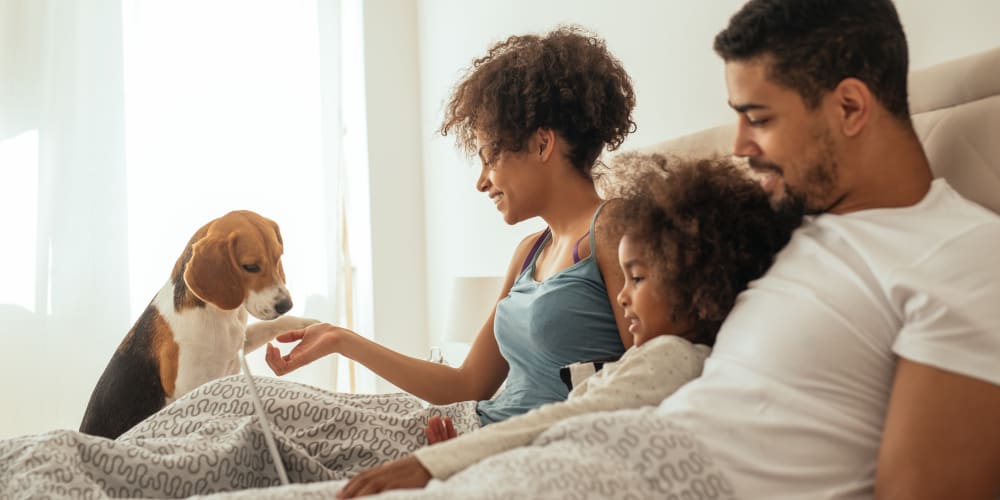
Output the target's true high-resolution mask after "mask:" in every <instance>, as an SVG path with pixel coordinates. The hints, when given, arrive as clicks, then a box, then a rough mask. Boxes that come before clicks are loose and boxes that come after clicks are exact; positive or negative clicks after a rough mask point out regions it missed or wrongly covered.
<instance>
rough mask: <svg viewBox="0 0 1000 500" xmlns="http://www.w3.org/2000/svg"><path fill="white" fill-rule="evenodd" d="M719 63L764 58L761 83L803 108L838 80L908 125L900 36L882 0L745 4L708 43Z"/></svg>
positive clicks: (903, 38) (890, 6)
mask: <svg viewBox="0 0 1000 500" xmlns="http://www.w3.org/2000/svg"><path fill="white" fill-rule="evenodd" d="M714 48H715V52H716V53H718V54H719V56H721V57H722V58H723V59H724V60H725V61H748V60H751V59H755V58H757V57H762V56H763V57H767V58H769V59H768V60H769V62H770V67H769V68H768V77H769V78H771V79H772V80H773V81H775V82H776V83H779V84H781V85H784V86H786V87H788V88H791V89H792V90H795V91H796V92H798V93H799V95H801V96H802V99H803V100H804V101H805V103H806V104H807V105H808V106H809V107H810V108H815V107H816V106H818V105H819V102H820V99H821V98H822V97H823V95H824V94H825V93H827V92H829V91H831V90H833V89H834V88H836V86H837V85H838V84H839V83H840V82H841V81H843V80H844V79H845V78H850V77H853V78H857V79H859V80H861V81H862V82H864V83H865V85H867V86H868V88H869V89H870V90H871V92H872V94H873V95H874V96H875V98H876V99H877V100H878V101H879V103H881V104H882V106H883V107H885V108H886V109H887V110H889V112H890V113H892V114H893V115H894V116H895V117H897V118H899V119H900V120H902V121H904V122H907V123H909V121H910V109H909V104H908V103H907V94H906V76H907V71H908V66H909V60H908V54H907V47H906V35H905V34H904V33H903V26H902V25H901V24H900V22H899V15H898V14H897V13H896V8H895V7H894V6H893V4H892V2H891V1H890V0H750V1H749V2H747V4H746V5H744V6H743V8H741V9H740V10H739V11H738V12H737V13H736V14H734V15H733V17H732V18H731V19H730V20H729V26H727V27H726V29H724V30H722V31H721V32H720V33H719V34H718V35H716V37H715V46H714Z"/></svg>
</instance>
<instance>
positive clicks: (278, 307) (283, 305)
mask: <svg viewBox="0 0 1000 500" xmlns="http://www.w3.org/2000/svg"><path fill="white" fill-rule="evenodd" d="M291 308H292V299H282V300H281V302H278V303H277V304H275V305H274V310H275V311H278V314H285V313H286V312H288V310H289V309H291Z"/></svg>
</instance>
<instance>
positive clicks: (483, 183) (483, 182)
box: [476, 167, 490, 193]
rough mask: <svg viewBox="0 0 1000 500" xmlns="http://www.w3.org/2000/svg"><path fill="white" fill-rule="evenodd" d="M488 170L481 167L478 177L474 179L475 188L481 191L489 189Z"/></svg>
mask: <svg viewBox="0 0 1000 500" xmlns="http://www.w3.org/2000/svg"><path fill="white" fill-rule="evenodd" d="M488 172H489V171H488V170H487V169H486V167H483V169H482V170H480V171H479V178H478V179H476V190H478V191H479V192H481V193H485V192H487V191H489V189H490V176H489V175H488Z"/></svg>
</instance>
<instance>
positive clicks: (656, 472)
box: [206, 408, 736, 500]
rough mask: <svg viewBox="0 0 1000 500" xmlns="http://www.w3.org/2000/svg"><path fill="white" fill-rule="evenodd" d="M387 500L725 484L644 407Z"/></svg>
mask: <svg viewBox="0 0 1000 500" xmlns="http://www.w3.org/2000/svg"><path fill="white" fill-rule="evenodd" d="M343 484H344V481H336V482H329V483H314V484H306V485H291V486H286V487H281V488H268V489H258V490H249V491H241V492H234V493H226V494H221V495H212V496H210V497H206V498H211V499H212V500H237V499H286V498H296V499H313V498H315V499H321V498H324V499H325V498H331V497H332V496H333V495H334V494H335V493H336V492H337V491H339V490H340V488H341V487H342V486H343ZM370 498H373V499H378V500H388V499H401V498H405V499H484V500H485V499H489V500H492V499H512V498H545V499H602V500H603V499H645V498H657V499H666V500H696V499H704V500H708V499H719V500H721V499H732V498H736V494H735V493H734V492H733V490H732V487H731V486H730V484H729V483H728V482H727V481H726V479H725V477H724V476H723V475H722V473H721V472H720V471H719V470H718V469H717V468H716V467H715V466H714V464H713V463H712V460H711V459H709V458H708V455H707V454H706V452H705V450H704V449H703V448H702V446H701V444H700V443H699V442H698V441H697V440H696V439H694V437H693V436H691V435H690V434H689V433H688V432H687V431H685V430H683V429H680V428H678V427H676V426H674V425H671V424H670V423H669V422H668V421H667V420H666V419H665V418H663V417H660V416H657V415H656V414H655V412H654V410H653V409H652V408H645V409H641V410H622V411H618V412H609V413H595V414H591V415H584V416H580V417H575V418H572V419H568V420H565V421H563V422H561V423H559V424H557V425H555V426H553V427H552V428H551V429H549V430H548V431H546V432H545V433H544V434H542V435H541V436H539V437H538V439H536V440H535V442H534V444H533V445H532V446H527V447H524V448H518V449H515V450H511V451H508V452H506V453H502V454H500V455H495V456H493V457H490V458H488V459H486V460H483V461H482V462H480V463H478V464H476V465H473V466H472V467H469V468H468V469H465V470H464V471H462V472H460V473H458V474H456V475H454V476H452V477H451V478H449V479H448V480H447V481H444V482H438V481H433V482H431V484H430V485H428V486H427V488H425V489H422V490H398V491H392V492H388V493H384V494H382V495H377V496H375V497H370Z"/></svg>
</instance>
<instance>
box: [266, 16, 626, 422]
mask: <svg viewBox="0 0 1000 500" xmlns="http://www.w3.org/2000/svg"><path fill="white" fill-rule="evenodd" d="M634 102H635V97H634V94H633V92H632V87H631V83H630V81H629V78H628V75H627V74H626V73H625V70H624V69H623V68H622V66H621V64H620V63H619V62H618V61H617V60H616V59H615V58H614V57H612V56H611V54H610V53H608V51H607V49H606V48H605V46H604V43H603V42H602V41H601V40H599V39H598V38H596V37H594V36H592V35H588V34H586V33H583V32H581V31H579V30H577V29H572V28H562V29H558V30H556V31H553V32H551V33H549V34H547V35H545V36H535V35H526V36H513V37H510V38H508V39H507V40H505V41H503V42H501V43H498V44H496V45H494V46H493V47H492V48H490V50H489V51H488V53H487V55H486V56H484V57H482V58H480V59H477V60H476V61H475V62H474V63H473V65H472V68H471V69H470V71H469V73H468V74H467V75H466V76H465V78H464V79H463V80H462V81H461V82H460V83H459V84H458V85H457V87H456V88H455V91H454V93H453V94H452V97H451V100H450V102H449V103H448V105H447V108H446V111H445V119H444V122H443V123H442V125H441V130H440V131H441V133H442V134H444V135H448V134H450V133H454V134H455V136H456V138H457V142H458V144H459V146H460V147H461V148H462V149H463V150H465V151H466V152H467V153H469V154H471V153H473V152H475V153H476V154H477V155H478V157H479V159H480V161H481V163H482V171H481V173H480V176H479V179H478V181H477V183H476V188H477V189H478V190H479V191H481V192H483V193H484V194H486V195H487V196H489V197H490V199H491V200H492V201H493V202H494V203H495V204H496V208H497V210H498V211H499V212H500V213H501V215H502V216H503V218H504V221H505V222H507V223H508V224H516V223H518V222H521V221H523V220H527V219H530V218H533V217H541V218H542V219H543V220H545V222H546V223H547V224H548V229H546V230H545V231H543V232H541V233H538V234H534V235H531V236H529V237H528V238H525V239H524V240H523V241H522V242H521V244H520V245H518V247H517V248H516V249H515V251H514V256H513V258H512V260H511V262H510V265H509V266H508V269H507V275H506V281H505V284H504V288H503V290H499V291H498V292H499V293H500V297H502V299H501V300H500V301H499V302H498V304H497V306H496V308H495V309H494V312H493V314H491V315H490V317H489V318H488V319H487V320H486V323H485V324H484V325H483V327H482V329H481V330H480V332H479V334H478V335H477V337H476V339H475V341H474V342H473V344H472V348H471V350H470V352H469V355H468V357H467V358H466V360H465V362H464V363H463V364H462V366H459V367H457V368H452V367H449V366H445V365H441V364H437V363H431V362H427V361H423V360H418V359H414V358H411V357H408V356H404V355H402V354H399V353H397V352H394V351H391V350H389V349H386V348H385V347H382V346H380V345H378V344H376V343H375V342H372V341H370V340H367V339H365V338H364V337H361V336H360V335H358V334H356V333H355V332H352V331H350V330H347V329H344V328H340V327H336V326H333V325H329V324H317V325H313V326H310V327H308V328H306V329H303V330H298V331H293V332H288V333H286V334H283V335H281V336H279V337H278V339H277V340H278V341H280V342H294V341H299V343H298V345H296V346H295V348H294V349H292V350H291V352H289V353H288V354H286V355H284V356H281V355H280V353H279V351H278V349H277V348H276V347H274V346H271V345H268V348H267V362H268V364H269V365H270V366H271V368H272V369H273V370H274V372H275V373H276V374H278V375H283V374H285V373H288V372H289V371H291V370H294V369H296V368H298V367H300V366H302V365H304V364H307V363H309V362H311V361H313V360H315V359H317V358H319V357H321V356H324V355H327V354H330V353H339V354H341V355H344V356H347V357H349V358H351V359H353V360H355V361H357V362H360V363H362V364H363V365H365V366H367V367H368V368H370V369H371V370H373V371H374V372H375V373H377V374H378V375H380V376H381V377H383V378H385V379H386V380H388V381H389V382H392V383H393V384H395V385H396V386H398V387H400V388H401V389H403V390H405V391H407V392H408V393H410V394H412V395H414V396H417V397H419V398H421V399H423V400H426V401H428V402H430V403H433V404H450V403H456V402H460V401H478V403H476V404H475V411H476V413H477V414H478V416H479V418H480V422H481V423H482V424H489V423H492V422H497V421H500V420H504V419H506V418H508V417H510V416H512V415H516V414H520V413H524V412H525V411H528V410H530V409H532V408H534V407H537V406H539V405H541V404H544V403H548V402H552V401H559V400H562V399H565V397H566V395H567V391H566V389H565V387H564V386H563V384H562V382H561V381H560V379H559V376H558V371H559V367H560V366H563V365H566V364H569V363H572V362H576V361H582V360H588V359H607V358H617V357H618V356H620V355H621V354H622V352H623V351H624V349H625V348H627V347H628V346H630V345H632V338H631V336H630V335H629V334H628V332H627V328H626V325H625V324H624V322H623V321H622V320H621V319H620V318H621V314H620V312H621V308H620V306H618V305H617V303H616V301H615V300H614V294H615V291H617V290H618V289H619V288H620V286H621V284H622V276H621V275H620V273H618V271H617V248H616V245H617V237H615V235H612V234H610V231H608V229H607V228H606V227H605V224H603V223H602V219H601V218H600V217H599V215H600V212H601V210H600V209H601V206H602V200H601V198H600V196H599V195H598V193H597V190H596V188H595V186H594V180H593V178H592V175H591V170H592V168H593V167H594V164H595V163H596V162H597V159H598V156H599V154H600V152H601V150H602V149H604V148H606V147H607V148H609V149H613V148H616V147H617V146H618V145H620V144H621V142H622V141H623V140H624V138H625V136H626V134H628V133H629V132H631V131H632V130H633V129H634V123H633V122H632V119H631V112H632V108H633V106H634ZM505 379H506V380H507V386H506V388H505V390H504V391H503V392H502V393H501V394H500V395H499V396H498V397H496V398H495V399H490V398H491V396H493V394H494V393H495V392H496V391H497V389H498V388H499V387H500V385H501V383H502V382H503V381H504V380H505ZM470 408H471V405H470Z"/></svg>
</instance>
